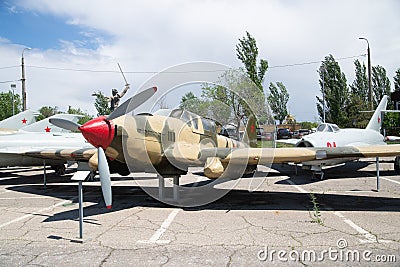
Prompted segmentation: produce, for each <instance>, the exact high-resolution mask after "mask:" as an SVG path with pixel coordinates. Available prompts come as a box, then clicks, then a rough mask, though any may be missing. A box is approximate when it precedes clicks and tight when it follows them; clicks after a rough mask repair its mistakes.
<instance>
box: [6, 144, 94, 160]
mask: <svg viewBox="0 0 400 267" xmlns="http://www.w3.org/2000/svg"><path fill="white" fill-rule="evenodd" d="M96 151H97V150H96V149H95V148H66V149H54V148H45V147H43V148H39V147H38V148H29V149H24V148H23V147H21V148H13V149H0V156H10V155H19V156H26V157H33V158H40V159H54V160H67V161H89V159H90V158H91V157H92V156H93V155H94V154H95V153H96Z"/></svg>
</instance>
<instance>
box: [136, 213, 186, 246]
mask: <svg viewBox="0 0 400 267" xmlns="http://www.w3.org/2000/svg"><path fill="white" fill-rule="evenodd" d="M179 211H181V209H174V210H172V211H171V213H170V214H169V215H168V217H167V218H166V219H165V221H164V222H163V223H162V224H161V226H160V228H158V230H157V231H156V232H155V233H154V234H153V236H152V237H150V239H149V240H139V241H137V242H138V243H143V244H168V243H170V242H171V240H159V239H160V237H161V236H162V235H163V234H164V233H165V231H167V229H168V227H169V226H170V225H171V223H172V221H173V220H174V219H175V216H176V215H177V214H178V213H179Z"/></svg>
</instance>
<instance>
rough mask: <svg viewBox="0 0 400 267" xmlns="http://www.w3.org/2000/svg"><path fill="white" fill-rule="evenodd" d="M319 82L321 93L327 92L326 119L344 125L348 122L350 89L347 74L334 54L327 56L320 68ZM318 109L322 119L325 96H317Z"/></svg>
mask: <svg viewBox="0 0 400 267" xmlns="http://www.w3.org/2000/svg"><path fill="white" fill-rule="evenodd" d="M318 72H319V76H320V80H319V84H320V86H321V94H324V92H325V114H326V121H328V122H331V123H336V124H337V125H339V126H341V127H343V126H346V125H347V123H348V117H347V113H346V107H347V103H348V97H349V89H348V87H347V84H346V82H347V81H346V76H345V75H344V73H343V72H342V71H341V70H340V66H339V64H338V63H337V61H336V60H335V59H334V57H333V56H332V55H329V56H326V57H325V59H324V61H323V62H322V64H321V66H320V68H319V70H318ZM316 98H317V110H318V113H319V116H320V119H321V120H322V118H323V98H322V97H319V96H316Z"/></svg>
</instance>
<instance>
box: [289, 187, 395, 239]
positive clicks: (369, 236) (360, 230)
mask: <svg viewBox="0 0 400 267" xmlns="http://www.w3.org/2000/svg"><path fill="white" fill-rule="evenodd" d="M287 182H288V183H289V184H291V185H293V186H294V187H296V189H297V190H299V191H300V192H301V193H310V192H308V191H306V190H304V189H303V188H301V187H300V186H299V185H297V184H295V183H294V182H293V181H292V180H287ZM325 206H326V205H325ZM326 207H328V206H326ZM332 210H333V209H332ZM333 214H335V215H336V216H338V217H339V218H341V219H342V220H343V222H345V223H346V224H347V225H349V226H350V227H351V228H353V229H354V230H356V231H357V232H358V233H359V234H361V235H363V236H364V238H365V239H360V242H361V243H377V242H390V240H381V239H380V240H378V239H377V238H376V236H374V235H373V234H371V233H370V232H368V231H367V230H365V229H364V228H362V227H361V226H358V225H357V224H355V223H354V222H353V221H352V220H350V219H348V218H346V217H345V216H344V215H343V214H342V213H341V212H339V211H334V212H333Z"/></svg>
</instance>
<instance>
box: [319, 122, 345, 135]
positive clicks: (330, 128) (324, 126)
mask: <svg viewBox="0 0 400 267" xmlns="http://www.w3.org/2000/svg"><path fill="white" fill-rule="evenodd" d="M338 131H340V128H339V127H338V126H337V125H336V124H332V123H321V124H320V125H318V127H317V132H331V133H332V132H338Z"/></svg>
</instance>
